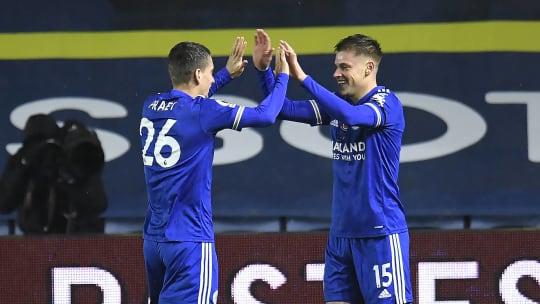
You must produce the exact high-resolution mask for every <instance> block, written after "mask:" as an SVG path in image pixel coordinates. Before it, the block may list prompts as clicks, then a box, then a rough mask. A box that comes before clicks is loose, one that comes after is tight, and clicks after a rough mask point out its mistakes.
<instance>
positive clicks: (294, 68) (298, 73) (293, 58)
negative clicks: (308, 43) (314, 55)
mask: <svg viewBox="0 0 540 304" xmlns="http://www.w3.org/2000/svg"><path fill="white" fill-rule="evenodd" d="M279 47H280V48H281V49H282V50H283V51H284V52H285V54H286V58H287V62H288V63H289V69H290V74H291V77H292V78H294V79H296V80H298V81H300V82H302V81H304V79H305V78H306V77H307V75H306V73H304V70H303V69H302V67H301V66H300V63H298V56H297V55H296V52H295V51H294V49H293V48H292V47H291V46H290V45H289V44H288V43H287V41H284V40H280V42H279Z"/></svg>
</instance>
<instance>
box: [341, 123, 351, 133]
mask: <svg viewBox="0 0 540 304" xmlns="http://www.w3.org/2000/svg"><path fill="white" fill-rule="evenodd" d="M340 129H341V130H343V131H345V132H347V131H348V130H349V125H348V124H345V123H344V124H341V127H340Z"/></svg>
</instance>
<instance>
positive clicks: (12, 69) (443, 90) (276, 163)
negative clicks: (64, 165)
mask: <svg viewBox="0 0 540 304" xmlns="http://www.w3.org/2000/svg"><path fill="white" fill-rule="evenodd" d="M539 20H540V3H539V2H538V1H533V0H526V1H519V2H511V1H502V0H496V1H487V0H484V1H479V0H473V1H465V0H460V1H452V2H446V1H444V2H443V1H430V0H415V1H398V0H393V1H390V0H389V1H377V2H375V1H370V2H368V3H364V1H352V0H349V1H346V0H342V1H285V0H276V1H268V2H262V3H259V2H256V1H212V0H211V1H204V2H203V1H200V2H191V1H190V2H188V1H159V3H156V2H155V1H149V0H145V1H143V0H136V1H125V0H113V1H103V0H99V1H77V2H74V1H67V0H53V1H47V2H42V1H31V0H28V1H19V2H8V3H3V4H2V9H1V10H0V45H1V46H2V47H1V48H0V101H1V103H0V104H1V105H2V108H3V111H1V113H0V115H1V116H3V117H2V119H0V129H1V130H2V131H3V132H0V144H2V145H4V146H5V152H3V153H0V163H2V164H4V163H5V162H6V160H7V157H8V153H9V152H10V151H11V152H12V151H13V150H14V149H16V147H17V143H18V142H19V141H20V138H21V132H20V130H21V128H22V126H23V125H24V121H25V119H26V118H27V117H28V116H29V115H31V114H32V113H36V112H51V113H53V115H54V116H55V117H56V118H57V119H58V120H65V119H67V118H73V117H75V118H79V119H81V120H83V121H84V122H85V123H87V124H88V125H90V126H92V127H94V128H95V129H96V130H97V131H98V134H99V135H100V138H101V139H102V142H103V143H104V146H105V150H106V151H105V152H106V157H107V164H106V168H105V176H104V177H105V180H106V183H107V193H108V196H109V200H110V206H109V208H108V210H107V211H106V213H105V214H104V216H105V219H106V221H107V224H106V231H107V233H108V234H117V233H126V232H135V235H132V236H130V237H127V240H126V242H125V243H124V242H118V243H117V242H116V241H117V240H116V239H114V237H113V239H109V238H107V237H105V239H104V240H102V239H80V240H73V239H67V240H65V239H39V240H34V239H27V238H18V237H14V238H13V237H12V238H9V237H6V238H4V239H2V240H1V241H2V242H5V245H4V244H2V246H1V248H2V249H1V251H0V252H1V253H0V254H1V256H0V258H1V261H2V262H1V263H3V264H2V268H3V269H4V271H3V272H4V275H3V279H2V280H3V282H2V283H3V284H2V285H3V286H4V287H3V289H4V291H6V290H9V291H11V293H6V292H3V294H4V296H2V297H5V296H6V295H9V294H15V295H27V296H28V297H31V296H32V295H35V296H36V298H34V300H28V299H32V298H24V299H26V300H21V298H19V299H18V300H19V301H20V303H28V302H32V303H35V302H39V303H42V302H43V301H48V302H51V301H52V291H51V288H50V285H47V284H50V283H51V280H52V278H51V275H50V274H51V269H52V268H54V267H64V266H81V265H82V266H85V265H86V266H100V265H101V266H100V267H104V268H105V269H109V271H113V272H115V273H118V274H120V273H122V274H121V276H120V277H121V280H122V281H130V280H138V283H137V284H139V285H137V284H135V287H134V288H135V289H137V290H136V291H134V293H135V294H136V296H135V297H134V298H132V297H131V296H129V295H127V294H126V293H125V292H123V293H122V303H139V302H138V301H140V299H141V297H142V298H144V295H143V293H144V291H143V290H141V289H144V288H143V286H142V285H141V282H142V280H143V277H142V274H141V273H140V271H141V269H142V268H140V267H141V265H140V264H141V263H142V261H141V260H140V259H139V258H140V257H139V256H138V255H135V256H133V252H136V251H137V249H136V248H139V247H137V246H138V242H139V241H140V239H139V237H138V235H137V234H136V233H137V232H138V231H139V230H140V227H141V225H142V217H143V216H144V211H145V206H146V202H145V197H146V194H145V193H144V181H143V176H142V167H141V163H140V156H139V155H140V154H139V151H140V150H139V149H140V148H139V145H140V144H139V139H138V125H139V118H140V117H139V113H140V104H141V102H142V100H143V99H144V98H145V97H146V96H147V95H149V94H152V93H154V92H155V91H161V90H166V89H168V88H169V80H168V77H167V74H166V67H165V62H164V60H163V57H164V56H165V55H166V53H167V52H168V50H169V49H170V47H171V46H172V45H173V44H174V43H176V42H178V41H180V40H196V41H200V42H202V43H204V44H206V45H207V46H209V47H210V48H211V49H212V51H213V55H214V57H215V64H216V66H217V67H221V66H224V64H225V60H226V56H227V55H228V52H229V50H230V47H231V46H232V42H233V39H234V37H235V36H237V35H244V36H246V37H248V38H249V37H252V36H253V33H254V29H255V28H258V27H262V28H265V29H267V30H268V32H269V33H270V35H271V36H272V37H273V39H274V41H277V40H278V39H286V40H288V41H289V42H291V43H292V44H293V46H294V47H295V48H296V49H297V51H298V52H299V53H300V54H301V60H302V64H303V65H304V67H305V69H306V71H308V72H309V73H310V74H313V75H315V76H316V78H317V79H319V80H320V82H321V83H323V84H325V85H327V86H328V87H332V86H334V85H335V84H334V81H333V80H332V79H331V72H332V71H333V56H332V47H333V45H334V44H335V42H336V41H337V40H338V39H339V38H341V37H343V36H345V35H348V34H351V33H354V32H362V33H366V34H369V35H372V36H374V37H376V38H377V39H378V40H380V42H381V43H382V45H383V51H385V52H386V55H385V57H384V60H383V66H382V69H381V73H380V77H379V81H380V83H381V84H385V85H387V86H388V87H389V88H391V89H392V90H394V91H396V92H397V93H398V95H400V96H402V98H403V101H404V104H405V115H406V120H407V130H406V133H405V137H404V143H403V144H404V148H403V154H402V166H401V171H400V185H401V192H402V198H403V202H404V204H405V206H406V211H407V214H408V216H409V220H410V225H411V227H412V228H424V229H426V228H430V229H452V230H453V231H444V232H443V231H439V232H436V233H428V234H425V232H423V231H413V232H412V240H413V243H412V245H413V248H412V254H413V255H414V256H413V261H414V263H413V265H412V266H413V268H414V269H413V272H414V275H415V277H414V278H413V280H414V282H415V286H416V290H415V291H416V292H418V290H420V289H421V288H420V287H419V286H418V284H417V283H418V281H417V277H416V275H417V270H416V267H417V266H418V265H419V262H420V261H433V260H434V261H447V260H448V261H461V260H463V261H473V260H479V261H481V263H480V266H481V267H480V269H479V271H480V275H479V276H478V277H480V278H481V279H482V280H481V284H486V285H482V286H487V287H477V286H476V285H475V284H476V283H475V282H477V281H476V280H473V279H471V280H470V281H469V280H464V281H465V282H466V283H463V284H461V283H460V284H461V285H460V284H458V286H457V287H456V286H454V285H451V286H450V287H445V286H448V285H445V283H444V282H446V281H443V282H442V283H438V284H437V287H436V288H435V289H436V292H435V293H436V294H437V300H438V301H440V302H443V301H445V300H451V299H452V300H453V299H462V300H465V299H468V300H471V301H472V302H471V303H511V302H508V301H506V302H502V301H503V300H502V298H501V297H502V296H501V292H500V288H499V285H500V281H499V280H498V278H499V277H500V276H499V274H502V273H504V271H503V270H505V269H507V266H509V265H514V264H513V263H514V262H516V261H521V260H526V261H532V264H526V265H528V266H527V267H529V268H530V269H533V270H531V273H529V274H527V275H525V277H528V278H529V279H525V280H524V281H523V282H524V283H522V281H520V286H522V285H521V284H524V287H520V288H521V289H520V290H521V292H522V294H526V295H527V296H528V297H529V298H530V299H532V300H530V301H532V302H526V301H525V300H523V301H521V302H520V301H518V302H516V303H537V302H540V296H538V294H539V290H540V287H539V283H538V282H539V281H540V279H539V277H540V275H538V273H539V272H540V270H538V268H539V267H538V266H537V265H538V263H539V262H538V261H540V257H539V254H540V250H539V249H540V245H538V243H539V242H538V241H539V240H540V237H539V236H538V234H537V233H536V232H527V233H525V232H524V231H523V230H512V231H511V232H509V233H510V234H511V236H506V237H504V238H503V239H501V240H499V237H500V235H499V234H497V233H498V232H494V231H486V230H474V231H469V232H467V233H472V234H473V235H474V236H473V237H472V238H471V235H470V234H467V233H466V234H464V232H461V231H456V230H455V229H462V228H477V229H485V228H508V227H513V228H523V227H527V228H534V229H535V228H538V227H539V226H540V204H539V200H540V195H539V194H540V193H539V191H540V165H539V162H540V141H539V140H540V137H539V135H538V134H540V133H539V132H540V125H538V115H540V108H538V106H537V104H538V103H539V102H540V82H539V81H538V79H540V77H539V76H540V75H539V72H538V67H539V66H540V55H539V52H540V39H538V37H537V36H538V33H540V21H539ZM248 41H250V42H251V40H250V39H248ZM251 46H252V43H251V44H250V45H249V46H248V50H249V49H250V47H251ZM247 58H248V59H250V58H249V54H248V56H247ZM289 92H290V95H291V96H292V97H298V98H302V97H305V96H306V95H305V94H304V92H303V91H302V89H301V88H299V86H298V85H296V84H294V83H291V85H289ZM220 96H223V97H224V98H223V99H225V100H229V101H231V102H238V103H241V102H246V103H250V102H257V101H258V100H260V98H261V97H262V96H260V92H259V91H258V87H257V83H256V79H255V75H254V72H253V70H251V69H248V70H247V71H246V72H245V74H244V75H243V76H242V78H240V79H238V80H236V81H234V82H233V83H231V84H230V85H228V86H227V87H225V88H224V89H223V90H222V91H221V92H220ZM325 131H326V130H325V129H324V128H321V129H320V130H319V129H316V128H311V129H309V128H308V129H306V128H302V126H300V125H297V124H287V123H277V124H276V125H275V126H272V127H270V128H268V129H264V130H257V131H251V132H244V131H243V132H242V133H247V134H234V133H224V135H222V137H221V139H222V142H221V143H220V146H219V147H217V152H216V160H217V164H216V166H215V167H214V168H215V171H214V216H215V218H216V230H217V231H218V232H219V233H220V235H218V246H219V245H220V244H222V249H218V250H220V263H221V269H222V274H221V275H222V277H223V279H222V282H224V283H223V284H222V285H223V288H224V290H223V291H220V292H221V295H220V300H221V301H222V302H224V303H229V302H231V299H230V295H229V294H228V293H227V290H228V289H227V287H229V286H228V285H227V284H228V283H230V277H231V276H234V274H235V273H237V271H238V270H239V269H241V268H242V266H238V265H240V264H242V263H244V264H250V263H251V262H264V260H265V259H270V257H275V256H277V257H279V258H278V259H279V260H280V261H281V259H283V260H286V259H287V258H288V256H292V257H294V256H296V255H298V254H299V253H298V252H311V251H310V250H311V249H313V248H311V247H308V248H307V249H306V248H304V246H308V245H309V244H310V243H309V242H306V241H302V238H299V239H294V238H293V240H292V241H289V239H288V238H290V236H286V235H278V237H277V238H278V240H277V241H276V242H277V243H278V244H283V245H282V246H280V247H283V248H281V250H283V251H280V252H279V253H278V254H277V255H272V254H268V255H267V256H266V258H265V256H264V255H263V256H262V257H260V256H259V255H258V254H257V252H258V250H262V251H263V252H264V250H268V249H269V247H268V246H269V245H267V243H265V242H267V241H272V240H273V239H272V238H273V237H271V236H268V235H257V234H246V236H244V237H240V239H236V240H234V241H231V242H227V241H228V240H229V239H228V238H229V237H231V236H228V235H225V234H221V233H225V232H232V231H236V232H238V231H246V230H247V231H249V232H254V231H255V232H279V231H289V232H308V231H313V230H325V229H327V227H328V222H329V218H328V216H329V210H330V191H331V175H330V174H331V161H330V160H329V157H328V154H327V153H328V152H330V146H329V145H328V143H327V138H326V136H325V134H326V132H325ZM235 143H238V144H236V145H234V144H235ZM264 189H272V192H271V193H268V191H265V190H264ZM0 219H1V226H0V231H1V232H2V234H6V235H7V234H13V233H15V234H17V233H18V232H17V231H16V229H15V227H14V226H13V214H8V215H2V216H1V217H0ZM301 236H302V237H305V238H306V239H308V240H310V238H311V237H313V234H305V235H304V234H301ZM111 237H112V236H111ZM319 237H322V236H320V235H319ZM268 238H269V239H268ZM439 240H447V241H448V242H446V243H445V242H439ZM480 240H484V241H483V242H482V246H478V245H477V244H478V243H479V241H480ZM40 241H41V242H43V245H41V246H40V245H37V244H39V242H40ZM93 242H103V243H98V244H102V247H103V248H107V249H110V250H111V251H113V252H109V251H105V252H100V253H99V254H96V255H91V258H88V260H87V259H86V258H85V255H84V254H82V253H84V252H85V250H83V251H82V253H80V252H79V253H77V252H74V255H73V256H71V255H64V252H70V251H69V250H67V249H66V248H73V247H72V246H76V247H77V248H79V247H80V248H93V247H92V245H91V244H94V243H93ZM246 242H247V243H250V244H254V245H253V246H254V247H253V248H255V249H253V250H252V251H250V250H249V247H248V248H246V247H245V246H246V245H245V243H246ZM229 243H230V244H233V245H228V244H229ZM312 243H313V242H312ZM448 243H449V244H453V246H454V247H456V248H459V249H462V250H461V251H450V252H453V254H450V255H444V254H443V255H442V257H440V256H439V255H438V254H439V253H441V252H444V248H446V247H445V246H446V245H445V244H448ZM85 244H88V245H85ZM116 244H121V245H120V248H117V249H116V250H118V253H115V252H116V251H114V250H115V249H114V248H116V247H117V246H116ZM124 244H125V247H124ZM297 244H299V245H297ZM314 244H319V245H320V246H322V245H323V242H321V239H320V238H319V239H316V241H315V242H314ZM467 244H468V245H467ZM475 244H476V246H474V247H472V248H469V247H467V246H469V245H471V246H472V245H475ZM519 244H521V245H519ZM250 246H251V245H250ZM520 246H522V249H519V248H521V247H520ZM34 247H35V248H34ZM497 248H501V249H503V248H506V249H505V250H501V251H498V250H497ZM66 250H67V251H66ZM506 252H508V253H506ZM26 255H27V256H26ZM126 255H127V256H130V257H129V260H130V262H129V263H127V264H124V258H126ZM21 256H24V257H25V260H29V261H33V263H36V264H35V265H34V264H33V263H30V264H27V265H33V266H32V267H30V266H27V268H23V269H26V271H20V270H19V268H14V267H13V266H14V265H18V264H20V263H16V261H13V258H14V257H15V258H18V257H21ZM54 256H61V257H62V258H60V259H59V260H55V259H53V258H51V257H54ZM138 259H139V260H138ZM237 259H243V260H242V261H243V262H241V263H240V262H238V263H239V264H236V263H237V262H235V261H236V260H237ZM309 259H312V260H313V261H315V262H321V255H320V254H314V255H313V256H311V255H309ZM8 261H11V262H8ZM46 261H48V262H46ZM51 261H53V262H51ZM293 261H296V260H294V259H293ZM51 263H52V264H51ZM130 263H131V264H130ZM273 263H279V262H273ZM283 263H286V262H283ZM111 265H114V266H111ZM124 265H125V267H128V268H130V269H131V268H132V267H134V273H129V272H128V274H124V273H123V270H121V269H124V268H123V267H122V266H124ZM242 265H243V264H242ZM531 265H532V266H531ZM21 266H22V265H21ZM34 266H36V267H35V268H34ZM117 267H120V268H118V270H116V269H117ZM284 267H293V266H284ZM42 268H43V269H42ZM33 269H42V272H41V275H42V276H41V277H40V278H41V279H38V282H40V284H39V285H37V284H31V285H29V288H30V289H31V290H25V289H23V288H24V285H23V284H16V285H10V284H13V282H20V281H18V280H22V279H23V278H24V277H25V276H30V275H31V273H32V270H33ZM111 269H115V270H111ZM290 271H293V272H294V271H296V272H298V271H299V270H298V269H297V268H294V267H293V268H292V270H290ZM535 271H536V272H535ZM492 272H494V273H496V274H497V275H495V274H493V275H490V274H487V275H486V274H485V273H492ZM518 273H519V272H518ZM296 275H297V274H296ZM486 276H488V278H486ZM10 278H13V280H14V281H13V280H11V279H10ZM530 278H533V279H530ZM534 279H535V280H534ZM225 282H227V283H225ZM293 282H294V281H293ZM535 283H536V284H535ZM291 284H293V285H284V286H290V287H287V288H285V290H289V293H287V294H286V295H285V296H283V295H277V296H275V297H277V298H271V297H272V296H271V295H267V293H268V286H266V287H265V286H262V287H261V286H258V285H257V286H255V288H254V292H258V291H260V290H262V291H260V292H261V297H262V298H261V297H259V298H258V299H260V300H261V301H263V299H264V300H265V301H267V303H284V302H286V301H285V300H279V299H298V298H295V297H301V296H302V295H303V294H308V293H309V294H311V293H313V295H314V298H315V299H319V298H317V297H318V294H317V293H318V292H319V293H320V288H319V287H320V282H317V283H312V284H315V285H313V286H315V288H314V289H313V290H311V289H309V290H308V291H306V290H305V289H303V288H307V287H305V286H304V285H302V284H299V285H298V287H301V288H302V289H300V290H293V289H294V287H295V286H296V285H294V284H295V283H291ZM83 285H84V284H83ZM90 285H91V284H90ZM263 285H264V284H263ZM441 286H442V287H441ZM516 286H517V284H516ZM289 288H290V289H289ZM446 288H449V289H446ZM516 288H517V287H516ZM77 290H79V289H77ZM91 290H94V289H91ZM282 290H284V289H283V288H278V289H276V291H282ZM428 290H429V288H428ZM445 290H450V292H448V291H445ZM459 290H466V294H462V293H461V292H460V291H459ZM486 290H488V291H486ZM229 292H230V291H229ZM295 292H296V295H293V296H291V294H295ZM445 292H446V293H447V294H446V295H445ZM129 293H131V291H130V292H129ZM278 293H279V292H278ZM98 297H99V295H98ZM280 297H283V298H280ZM88 298H90V299H91V298H92V297H88ZM5 299H9V301H10V302H11V303H17V301H18V300H17V299H16V298H5ZM134 299H136V300H134ZM516 299H517V298H516ZM518 300H521V299H518ZM426 301H427V300H426ZM1 302H4V301H1ZM75 302H77V301H75ZM98 302H99V300H98ZM315 302H320V300H316V301H315ZM237 303H256V302H249V301H247V302H237ZM295 303H298V301H297V302H295ZM306 303H309V301H308V302H306ZM426 303H428V302H426Z"/></svg>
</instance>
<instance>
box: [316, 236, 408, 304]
mask: <svg viewBox="0 0 540 304" xmlns="http://www.w3.org/2000/svg"><path fill="white" fill-rule="evenodd" d="M323 286H324V299H325V301H326V302H332V301H336V302H340V301H343V302H349V303H370V304H371V303H392V304H396V303H397V304H401V303H409V302H412V301H413V297H412V286H411V280H410V271H409V234H408V232H407V231H405V232H402V233H399V234H391V235H387V236H381V237H373V238H343V237H329V238H328V244H327V246H326V254H325V264H324V281H323Z"/></svg>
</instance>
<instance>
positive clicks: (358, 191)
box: [258, 71, 407, 237]
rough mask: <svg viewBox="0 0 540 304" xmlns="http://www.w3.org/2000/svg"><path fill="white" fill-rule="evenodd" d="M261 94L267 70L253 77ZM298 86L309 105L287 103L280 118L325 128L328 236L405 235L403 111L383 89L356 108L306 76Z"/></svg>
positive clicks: (267, 81)
mask: <svg viewBox="0 0 540 304" xmlns="http://www.w3.org/2000/svg"><path fill="white" fill-rule="evenodd" d="M258 77H259V84H260V86H261V89H262V90H263V92H264V93H266V92H268V91H269V88H270V87H272V85H273V77H272V73H271V71H264V72H259V73H258ZM302 85H303V86H304V87H305V88H306V89H307V90H308V91H309V92H310V93H311V94H312V95H313V96H314V97H315V99H314V100H294V101H292V100H289V99H287V98H285V103H284V104H283V108H282V110H281V112H280V114H279V116H278V117H279V118H281V119H285V120H292V121H297V122H304V123H309V124H311V125H326V124H329V125H330V133H331V134H330V135H331V138H332V152H333V153H332V158H333V162H334V164H333V176H334V184H333V199H332V224H331V228H330V234H331V235H333V236H339V237H372V236H381V235H389V234H393V233H399V232H403V231H406V230H407V222H406V219H405V212H404V207H403V204H402V203H401V200H400V195H399V186H398V174H399V154H400V151H401V139H402V136H403V132H404V129H405V119H404V115H403V106H402V104H401V101H400V100H399V99H398V97H397V96H396V95H395V94H394V93H393V92H392V91H390V90H389V89H387V88H385V87H384V86H378V87H375V88H374V89H372V90H371V91H370V92H369V93H368V94H366V95H365V96H364V97H363V98H362V99H361V100H360V101H359V102H358V103H357V104H356V105H352V104H350V103H348V102H347V101H346V100H345V99H343V98H341V97H340V96H337V95H336V94H335V93H333V92H330V91H329V90H327V89H326V88H324V87H323V86H321V85H320V84H318V83H317V82H316V81H315V80H313V78H311V77H310V76H308V77H307V78H306V79H305V80H304V82H303V83H302Z"/></svg>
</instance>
